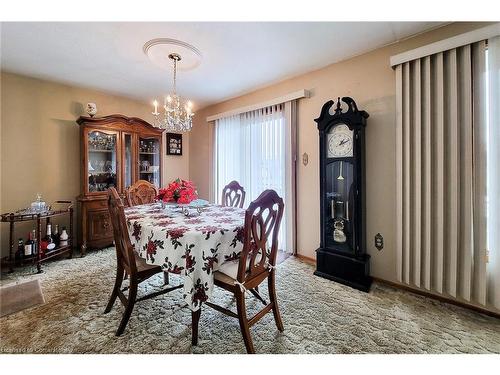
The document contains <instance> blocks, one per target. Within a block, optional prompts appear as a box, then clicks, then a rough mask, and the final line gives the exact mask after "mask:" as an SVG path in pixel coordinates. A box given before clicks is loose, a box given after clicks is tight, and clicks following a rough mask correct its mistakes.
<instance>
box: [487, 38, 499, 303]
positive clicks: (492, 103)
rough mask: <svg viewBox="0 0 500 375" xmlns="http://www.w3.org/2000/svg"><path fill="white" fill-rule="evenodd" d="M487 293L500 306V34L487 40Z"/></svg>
mask: <svg viewBox="0 0 500 375" xmlns="http://www.w3.org/2000/svg"><path fill="white" fill-rule="evenodd" d="M487 71H488V80H487V91H488V95H487V98H488V99H487V104H486V107H487V123H488V182H487V189H488V249H489V262H488V268H487V270H488V295H489V299H490V301H491V302H492V304H493V306H495V307H496V308H497V309H500V168H499V167H498V163H499V160H500V36H497V37H495V38H491V39H489V40H488V56H487Z"/></svg>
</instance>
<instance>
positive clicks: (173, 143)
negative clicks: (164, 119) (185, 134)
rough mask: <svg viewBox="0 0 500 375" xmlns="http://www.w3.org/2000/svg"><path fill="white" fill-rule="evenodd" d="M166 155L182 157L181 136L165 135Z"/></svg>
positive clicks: (175, 134) (174, 134)
mask: <svg viewBox="0 0 500 375" xmlns="http://www.w3.org/2000/svg"><path fill="white" fill-rule="evenodd" d="M167 155H175V156H182V134H177V133H167Z"/></svg>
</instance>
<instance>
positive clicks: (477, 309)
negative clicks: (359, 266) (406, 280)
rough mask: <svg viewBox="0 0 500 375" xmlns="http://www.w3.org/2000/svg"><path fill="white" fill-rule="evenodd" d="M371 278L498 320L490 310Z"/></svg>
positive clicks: (499, 315) (498, 317) (497, 316)
mask: <svg viewBox="0 0 500 375" xmlns="http://www.w3.org/2000/svg"><path fill="white" fill-rule="evenodd" d="M372 278H373V281H375V282H378V283H380V284H385V285H388V286H392V287H393V288H397V289H402V290H404V291H407V292H410V293H414V294H418V295H421V296H424V297H428V298H432V299H435V300H438V301H440V302H444V303H449V304H450V305H455V306H459V307H463V308H466V309H469V310H474V311H476V312H479V313H481V314H484V315H488V316H492V317H494V318H497V319H500V314H499V313H496V312H494V311H491V310H487V309H483V308H481V307H479V306H475V305H470V304H468V303H465V302H462V301H457V300H454V299H451V298H447V297H443V296H439V295H437V294H433V293H429V292H426V291H424V290H420V289H415V288H412V287H410V286H406V285H402V284H398V283H395V282H393V281H388V280H384V279H380V278H378V277H372Z"/></svg>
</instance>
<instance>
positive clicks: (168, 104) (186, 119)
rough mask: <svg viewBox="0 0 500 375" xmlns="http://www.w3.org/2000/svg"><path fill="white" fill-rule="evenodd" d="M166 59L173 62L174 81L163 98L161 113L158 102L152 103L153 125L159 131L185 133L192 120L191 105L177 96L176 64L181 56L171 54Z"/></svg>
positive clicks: (189, 128)
mask: <svg viewBox="0 0 500 375" xmlns="http://www.w3.org/2000/svg"><path fill="white" fill-rule="evenodd" d="M168 58H169V59H170V60H172V61H173V68H174V81H173V92H172V93H171V94H169V95H167V96H166V97H165V100H164V103H163V111H162V112H158V101H157V100H155V101H154V102H153V105H154V112H152V115H153V116H154V119H153V125H154V126H155V127H157V128H160V129H166V130H167V131H172V132H187V131H190V130H191V128H192V127H193V121H192V118H193V116H194V113H193V111H192V106H193V105H192V103H191V101H189V100H185V99H183V98H182V97H181V96H179V95H177V63H178V62H179V61H180V60H181V56H180V55H178V54H176V53H171V54H170V55H168Z"/></svg>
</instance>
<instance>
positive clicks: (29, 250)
mask: <svg viewBox="0 0 500 375" xmlns="http://www.w3.org/2000/svg"><path fill="white" fill-rule="evenodd" d="M32 255H33V237H32V232H30V233H29V234H28V240H27V241H26V243H25V244H24V256H25V257H30V256H32Z"/></svg>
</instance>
